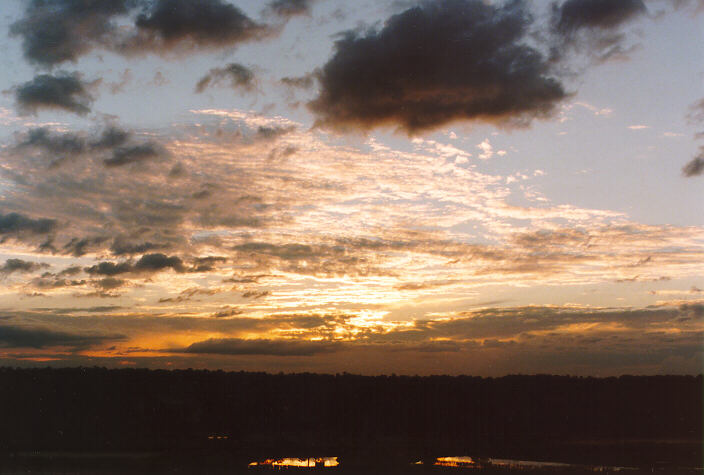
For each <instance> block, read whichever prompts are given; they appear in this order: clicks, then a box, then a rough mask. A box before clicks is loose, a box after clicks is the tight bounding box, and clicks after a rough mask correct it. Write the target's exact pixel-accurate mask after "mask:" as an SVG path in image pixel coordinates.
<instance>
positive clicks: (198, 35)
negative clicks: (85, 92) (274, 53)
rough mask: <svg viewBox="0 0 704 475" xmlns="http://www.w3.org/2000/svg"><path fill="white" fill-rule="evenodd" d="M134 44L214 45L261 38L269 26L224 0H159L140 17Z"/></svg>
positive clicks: (154, 47)
mask: <svg viewBox="0 0 704 475" xmlns="http://www.w3.org/2000/svg"><path fill="white" fill-rule="evenodd" d="M135 26H136V28H137V31H138V36H137V37H136V38H135V40H134V42H133V44H132V47H133V48H136V49H141V48H145V47H146V48H147V49H151V50H156V51H158V50H165V49H172V48H176V47H179V46H181V47H186V48H189V47H190V48H195V47H199V48H213V47H223V46H232V45H235V44H237V43H240V42H243V41H248V40H253V39H259V38H261V37H262V36H265V35H266V34H268V32H269V31H268V28H267V27H265V26H263V25H260V24H258V23H256V22H254V21H253V20H252V19H250V18H249V17H247V15H245V14H244V13H243V12H242V11H241V10H240V9H238V8H237V7H235V6H234V5H232V4H229V3H226V2H223V1H222V0H156V1H155V2H154V3H153V5H152V8H151V10H149V11H148V12H145V13H142V14H140V15H139V16H138V17H137V20H136V22H135Z"/></svg>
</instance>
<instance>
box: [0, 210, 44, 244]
mask: <svg viewBox="0 0 704 475" xmlns="http://www.w3.org/2000/svg"><path fill="white" fill-rule="evenodd" d="M57 226H58V223H57V221H56V220H54V219H47V218H37V219H35V218H30V217H28V216H25V215H23V214H19V213H8V214H2V213H0V237H2V238H5V237H15V238H20V237H22V236H24V235H47V234H51V233H52V232H54V231H55V230H56V228H57Z"/></svg>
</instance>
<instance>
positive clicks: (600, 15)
mask: <svg viewBox="0 0 704 475" xmlns="http://www.w3.org/2000/svg"><path fill="white" fill-rule="evenodd" d="M646 12H647V9H646V8H645V4H644V3H643V1H642V0H567V1H566V2H564V3H563V4H562V5H560V6H559V7H558V6H557V4H553V21H554V26H555V28H556V29H557V30H558V31H560V32H561V33H563V34H571V33H573V32H575V31H576V30H579V29H581V28H602V29H612V28H615V27H617V26H619V25H621V24H623V23H625V22H627V21H630V20H632V19H633V18H635V17H637V16H639V15H643V14H645V13H646Z"/></svg>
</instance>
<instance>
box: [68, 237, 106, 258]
mask: <svg viewBox="0 0 704 475" xmlns="http://www.w3.org/2000/svg"><path fill="white" fill-rule="evenodd" d="M106 240H107V238H105V237H102V236H98V237H91V238H83V239H79V238H72V239H71V240H70V241H69V242H67V243H66V244H64V246H63V251H64V252H65V253H68V254H71V255H72V256H74V257H80V256H82V255H84V254H85V253H86V252H88V251H89V250H90V248H91V247H96V246H99V245H100V244H102V243H103V242H105V241H106Z"/></svg>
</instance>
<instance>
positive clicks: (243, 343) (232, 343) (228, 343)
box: [170, 338, 340, 356]
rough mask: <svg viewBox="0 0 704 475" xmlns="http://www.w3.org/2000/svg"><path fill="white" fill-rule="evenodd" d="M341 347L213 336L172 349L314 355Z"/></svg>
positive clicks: (201, 352) (247, 353) (199, 352)
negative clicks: (184, 346)
mask: <svg viewBox="0 0 704 475" xmlns="http://www.w3.org/2000/svg"><path fill="white" fill-rule="evenodd" d="M339 348H340V344H338V343H333V342H327V341H297V340H267V339H257V340H243V339H240V338H220V339H218V338H212V339H209V340H205V341H199V342H196V343H193V344H192V345H190V346H188V347H187V348H184V349H182V350H170V351H173V352H174V353H196V354H217V355H271V356H314V355H317V354H320V353H331V352H334V351H337V350H338V349H339Z"/></svg>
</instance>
